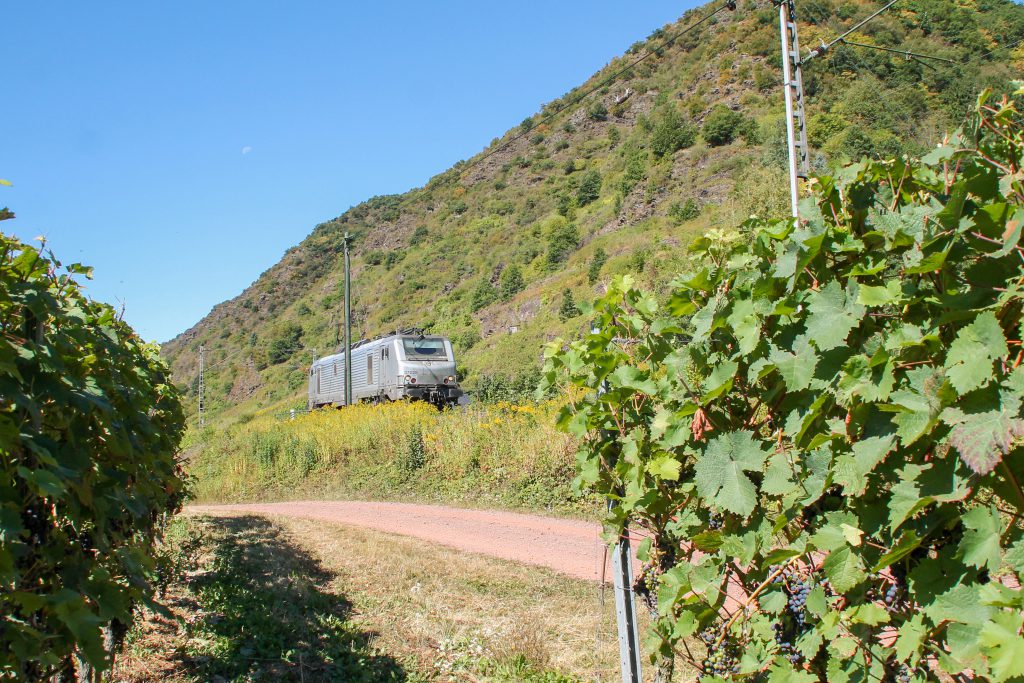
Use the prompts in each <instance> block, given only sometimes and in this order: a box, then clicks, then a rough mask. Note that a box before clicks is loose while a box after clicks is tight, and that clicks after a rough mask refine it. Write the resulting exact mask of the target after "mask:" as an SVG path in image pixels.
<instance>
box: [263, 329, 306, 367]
mask: <svg viewBox="0 0 1024 683" xmlns="http://www.w3.org/2000/svg"><path fill="white" fill-rule="evenodd" d="M301 350H302V328H301V327H299V325H297V324H296V323H293V322H288V323H284V324H282V325H281V326H280V327H278V328H277V330H276V332H275V334H274V338H273V339H271V340H270V344H269V345H268V346H267V360H268V361H269V362H270V364H271V365H277V364H279V363H284V362H285V361H287V360H289V359H290V358H291V357H292V356H294V355H295V354H296V353H298V352H299V351H301Z"/></svg>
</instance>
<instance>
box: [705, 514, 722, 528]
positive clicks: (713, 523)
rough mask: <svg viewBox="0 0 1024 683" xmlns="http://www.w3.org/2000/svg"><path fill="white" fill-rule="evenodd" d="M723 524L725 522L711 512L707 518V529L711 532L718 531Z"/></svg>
mask: <svg viewBox="0 0 1024 683" xmlns="http://www.w3.org/2000/svg"><path fill="white" fill-rule="evenodd" d="M724 524H725V520H724V519H722V516H721V515H719V514H718V513H715V512H712V513H711V514H710V515H709V516H708V528H709V529H711V530H712V531H718V530H719V529H721V528H722V526H723V525H724Z"/></svg>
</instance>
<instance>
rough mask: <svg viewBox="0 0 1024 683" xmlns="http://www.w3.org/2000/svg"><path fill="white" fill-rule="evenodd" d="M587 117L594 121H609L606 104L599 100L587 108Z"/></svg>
mask: <svg viewBox="0 0 1024 683" xmlns="http://www.w3.org/2000/svg"><path fill="white" fill-rule="evenodd" d="M587 116H589V117H590V119H591V120H592V121H607V120H608V107H606V106H605V104H604V102H602V101H601V100H597V101H595V102H594V103H593V104H591V105H590V106H589V107H587Z"/></svg>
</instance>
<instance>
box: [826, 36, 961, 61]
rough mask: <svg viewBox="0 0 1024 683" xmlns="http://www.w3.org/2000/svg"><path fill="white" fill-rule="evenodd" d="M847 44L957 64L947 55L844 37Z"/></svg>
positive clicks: (907, 56)
mask: <svg viewBox="0 0 1024 683" xmlns="http://www.w3.org/2000/svg"><path fill="white" fill-rule="evenodd" d="M842 42H843V44H845V45H855V46H857V47H866V48H868V49H870V50H881V51H882V52H893V53H895V54H898V55H904V56H905V57H906V58H907V59H910V58H914V59H934V60H935V61H937V62H946V63H947V64H956V62H955V61H953V60H952V59H946V58H945V57H934V56H932V55H922V54H919V53H917V52H911V51H910V50H897V49H895V48H891V47H882V46H881V45H868V44H867V43H857V42H854V41H852V40H848V39H845V38H844V39H843V41H842Z"/></svg>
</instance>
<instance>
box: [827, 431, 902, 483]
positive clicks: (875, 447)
mask: <svg viewBox="0 0 1024 683" xmlns="http://www.w3.org/2000/svg"><path fill="white" fill-rule="evenodd" d="M895 445H896V443H895V439H894V438H893V437H892V436H872V437H870V438H867V439H863V440H861V441H857V442H856V443H854V444H853V453H843V454H842V455H840V456H839V457H838V458H837V459H836V467H835V477H834V481H835V483H837V484H839V485H840V486H842V487H843V489H844V491H845V492H846V494H847V495H852V496H859V495H861V494H863V493H864V490H865V489H866V488H867V484H868V475H869V474H871V472H872V471H873V470H874V469H875V467H877V466H878V464H879V463H880V462H882V461H883V460H884V459H885V456H886V455H888V454H889V453H890V452H891V451H892V449H893V446H895Z"/></svg>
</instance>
